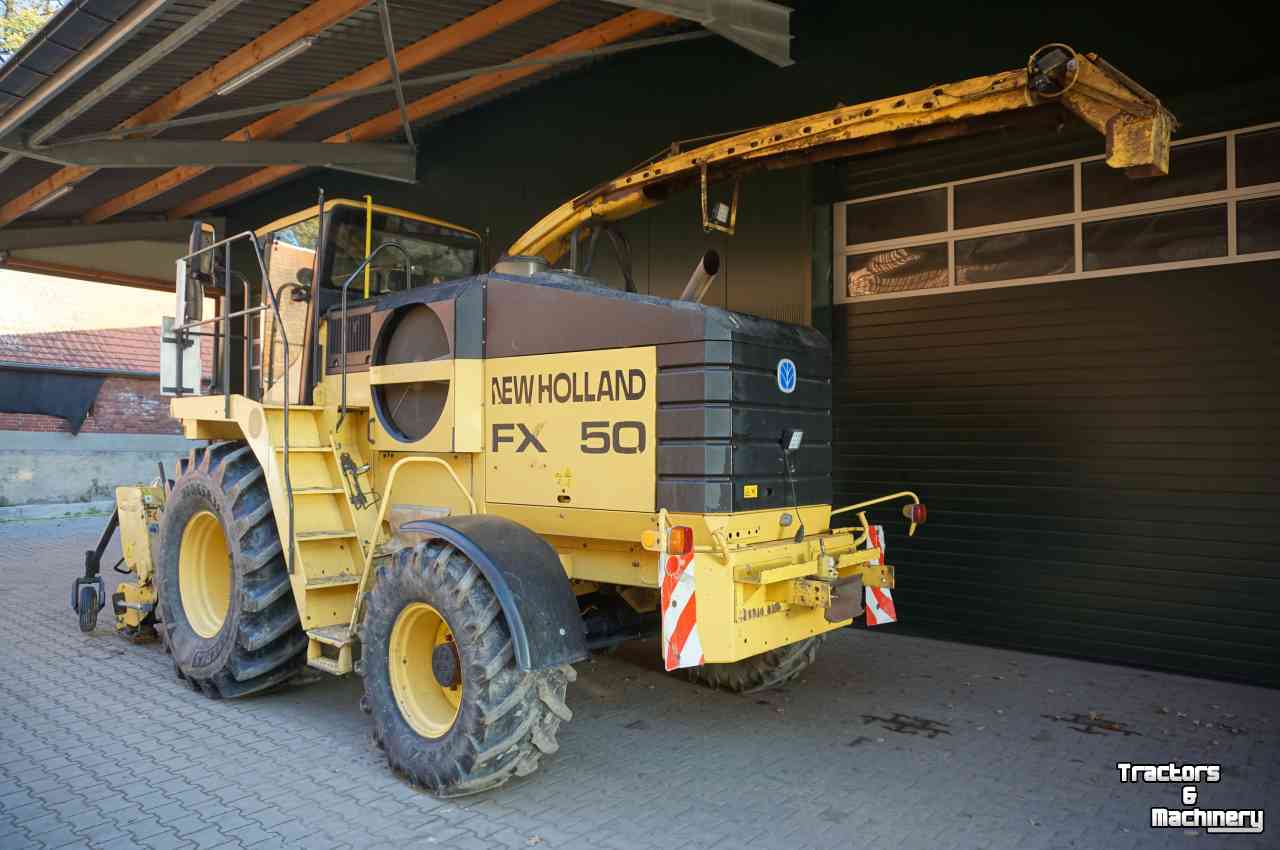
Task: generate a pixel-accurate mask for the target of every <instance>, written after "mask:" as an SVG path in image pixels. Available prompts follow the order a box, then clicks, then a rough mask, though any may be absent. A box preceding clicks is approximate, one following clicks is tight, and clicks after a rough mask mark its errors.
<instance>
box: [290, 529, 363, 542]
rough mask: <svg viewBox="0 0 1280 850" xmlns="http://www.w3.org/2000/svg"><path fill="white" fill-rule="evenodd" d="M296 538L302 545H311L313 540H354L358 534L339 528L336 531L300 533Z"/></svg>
mask: <svg viewBox="0 0 1280 850" xmlns="http://www.w3.org/2000/svg"><path fill="white" fill-rule="evenodd" d="M294 536H295V537H297V538H298V542H300V543H302V542H307V543H309V542H311V541H313V540H353V539H355V536H356V533H355V532H354V531H347V530H345V529H341V528H339V529H335V530H334V531H299V532H297V533H296V534H295V535H294Z"/></svg>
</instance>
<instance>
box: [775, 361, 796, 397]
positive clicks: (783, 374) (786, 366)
mask: <svg viewBox="0 0 1280 850" xmlns="http://www.w3.org/2000/svg"><path fill="white" fill-rule="evenodd" d="M778 389H780V390H782V391H783V392H784V393H793V392H795V391H796V364H794V363H792V362H791V360H790V359H789V358H787V357H784V358H782V359H781V360H779V361H778Z"/></svg>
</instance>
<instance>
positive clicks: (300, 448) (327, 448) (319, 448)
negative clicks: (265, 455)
mask: <svg viewBox="0 0 1280 850" xmlns="http://www.w3.org/2000/svg"><path fill="white" fill-rule="evenodd" d="M276 451H278V452H280V453H281V454H284V446H276ZM332 451H333V448H332V447H330V446H293V445H291V446H289V454H293V453H294V452H324V453H326V454H329V453H331V452H332Z"/></svg>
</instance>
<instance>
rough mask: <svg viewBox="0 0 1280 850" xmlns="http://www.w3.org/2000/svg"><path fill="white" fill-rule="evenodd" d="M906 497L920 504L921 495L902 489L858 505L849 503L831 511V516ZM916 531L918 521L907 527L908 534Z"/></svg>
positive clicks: (913, 533)
mask: <svg viewBox="0 0 1280 850" xmlns="http://www.w3.org/2000/svg"><path fill="white" fill-rule="evenodd" d="M904 498H909V499H911V501H912V502H913V503H914V504H917V505H918V504H920V497H919V496H917V495H916V494H915V493H912V492H911V491H910V490H900V491H899V492H897V493H890V494H889V495H888V496H881V497H880V498H878V499H868V500H867V501H865V502H858V503H857V504H856V505H847V506H845V507H843V508H837V509H836V510H834V511H832V512H831V516H835V515H836V514H843V513H848V512H849V511H860V510H864V509H866V508H869V507H871V506H872V505H880V504H884V503H885V502H892V501H894V500H895V499H904ZM833 530H834V529H833ZM915 533H916V523H915V522H912V523H911V527H910V528H909V529H907V536H908V537H912V536H914V535H915Z"/></svg>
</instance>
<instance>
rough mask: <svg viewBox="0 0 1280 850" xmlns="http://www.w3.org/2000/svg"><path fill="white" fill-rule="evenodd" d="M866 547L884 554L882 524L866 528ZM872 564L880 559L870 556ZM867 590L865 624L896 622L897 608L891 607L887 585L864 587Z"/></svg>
mask: <svg viewBox="0 0 1280 850" xmlns="http://www.w3.org/2000/svg"><path fill="white" fill-rule="evenodd" d="M867 548H868V549H879V550H880V554H881V555H884V526H881V525H873V526H871V528H870V529H868V530H867ZM870 563H871V565H872V566H879V565H880V559H879V558H872V559H871V561H870ZM866 591H867V625H868V626H881V625H884V624H885V623H896V622H898V610H897V609H896V608H894V607H893V592H892V591H891V590H889V588H887V587H871V586H868V587H867V588H866Z"/></svg>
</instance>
